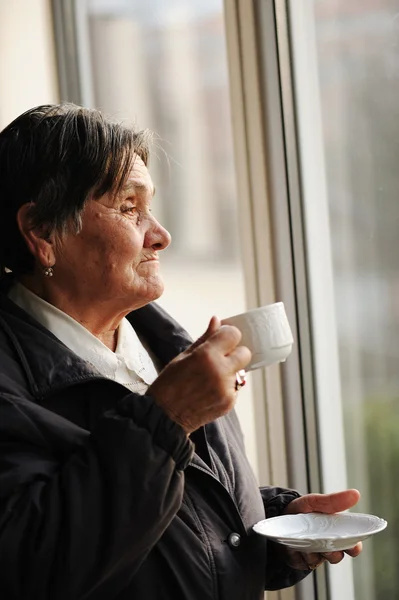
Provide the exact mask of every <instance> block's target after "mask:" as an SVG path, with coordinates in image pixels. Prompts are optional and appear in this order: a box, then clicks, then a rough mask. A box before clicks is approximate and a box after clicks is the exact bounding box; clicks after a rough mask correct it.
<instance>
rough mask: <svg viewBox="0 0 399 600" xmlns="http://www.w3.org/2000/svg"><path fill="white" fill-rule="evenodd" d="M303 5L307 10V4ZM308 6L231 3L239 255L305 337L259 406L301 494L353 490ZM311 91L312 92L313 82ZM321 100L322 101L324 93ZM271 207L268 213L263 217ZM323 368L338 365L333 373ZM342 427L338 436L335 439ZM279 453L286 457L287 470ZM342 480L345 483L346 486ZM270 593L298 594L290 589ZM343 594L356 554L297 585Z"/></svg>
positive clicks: (297, 1) (285, 1) (312, 594)
mask: <svg viewBox="0 0 399 600" xmlns="http://www.w3.org/2000/svg"><path fill="white" fill-rule="evenodd" d="M305 5H306V8H307V12H306V11H304V10H303V9H304V8H305ZM311 8H312V3H311V0H293V1H292V2H291V1H290V0H274V1H273V0H251V1H247V0H225V10H226V31H227V40H228V49H229V63H230V81H231V94H232V114H233V124H234V134H235V145H236V165H237V178H238V184H239V191H240V194H239V197H240V213H241V218H240V222H241V223H242V251H243V256H244V264H246V265H248V268H247V271H246V275H247V279H246V285H247V290H248V295H249V303H250V305H259V304H263V303H265V301H268V300H270V299H271V298H270V296H273V298H272V299H273V300H274V299H282V300H284V302H285V304H286V306H287V312H288V315H289V318H290V321H291V323H292V325H293V328H294V331H296V339H297V344H296V347H295V351H294V354H293V355H292V356H291V357H290V359H289V361H287V364H286V365H285V366H284V367H283V369H281V371H280V387H279V388H278V387H277V386H273V385H270V379H272V380H273V379H274V378H275V377H276V374H271V373H270V370H269V372H268V373H267V377H265V378H264V381H263V384H264V385H263V390H262V391H263V396H262V394H261V395H260V397H261V398H262V397H263V398H264V397H265V398H266V408H265V410H264V415H262V411H261V409H260V407H258V415H257V416H258V418H259V420H260V422H261V425H260V428H265V427H266V431H267V434H266V441H265V442H264V443H263V444H262V445H261V448H260V449H261V451H263V450H264V448H266V449H267V451H268V454H269V470H268V475H269V477H270V481H271V482H275V481H278V480H280V482H281V480H282V479H283V477H282V476H283V475H284V473H286V474H287V475H288V483H289V485H292V486H293V487H296V488H298V489H299V490H300V491H302V492H306V491H310V490H311V491H320V492H321V491H325V490H326V489H327V490H328V491H331V490H330V489H329V488H331V487H332V488H333V489H341V488H343V487H344V486H345V480H346V476H345V471H346V463H345V452H344V443H343V424H342V419H341V416H340V410H339V408H338V410H337V411H336V412H334V413H333V411H332V409H331V405H332V403H331V402H330V406H329V408H328V409H327V410H325V408H326V406H325V405H326V403H328V402H329V401H330V400H331V394H332V393H333V394H334V393H336V394H337V399H338V397H339V369H338V363H337V353H336V352H335V351H334V348H336V332H335V329H334V327H335V326H334V319H332V320H331V321H332V322H331V323H330V327H329V329H328V339H327V340H325V339H323V337H322V335H321V334H320V331H323V330H325V328H323V327H321V319H322V318H323V315H324V318H325V314H326V307H325V306H323V305H322V302H321V298H322V296H323V294H320V289H321V286H323V285H326V290H328V292H327V294H329V298H330V300H329V303H328V307H329V310H330V313H331V314H333V311H334V306H333V294H332V293H330V292H331V290H332V285H331V283H332V272H331V268H330V270H328V269H327V272H326V273H324V276H323V278H322V280H320V281H319V280H318V278H320V272H321V270H323V269H324V268H325V264H324V263H323V262H322V261H321V260H319V261H317V259H316V260H315V259H314V257H313V256H312V260H310V257H309V250H310V251H313V249H314V248H315V244H316V243H317V240H315V239H314V235H313V229H314V221H315V219H317V218H318V217H319V216H320V211H319V212H318V213H316V212H315V211H314V210H313V206H312V202H314V200H315V197H314V193H313V194H311V193H310V192H311V191H312V190H309V185H310V187H312V186H313V192H314V191H315V189H316V188H317V185H323V184H325V181H324V182H323V181H322V177H323V174H324V170H323V169H321V173H322V175H321V178H320V179H319V180H317V179H314V181H311V182H309V180H310V179H311V178H309V177H307V179H306V181H304V172H303V169H304V168H305V169H307V170H308V171H309V170H310V162H309V157H306V160H303V159H304V157H303V153H304V152H308V151H309V144H308V146H306V144H304V129H306V123H304V122H303V120H304V112H303V109H302V107H303V99H302V97H301V95H300V94H299V93H298V89H299V86H304V87H306V83H304V82H303V81H302V77H303V68H304V63H303V61H302V63H300V64H298V61H297V60H296V59H295V58H294V56H293V49H294V50H295V52H296V50H297V48H296V46H297V44H299V43H300V35H301V36H302V38H304V37H306V36H305V35H304V29H303V25H304V23H303V14H306V15H307V18H308V20H309V19H312V18H313V15H312V14H311ZM301 11H302V13H303V14H302V19H300V22H301V25H302V28H301V27H299V26H298V25H296V27H295V31H294V28H293V24H292V21H293V18H292V17H293V12H294V17H295V19H296V23H297V22H298V13H301ZM295 19H294V20H295ZM312 26H313V23H312ZM307 50H309V48H307ZM312 52H313V63H312V67H313V69H314V70H317V69H316V66H317V65H316V62H317V56H316V46H315V44H314V47H313V48H312ZM300 67H302V70H300ZM313 75H314V73H313ZM312 91H313V93H314V92H315V90H314V89H313V88H312ZM317 91H318V90H317ZM315 98H316V99H317V100H318V93H317V94H315ZM316 102H317V101H316ZM314 133H315V132H314V131H313V132H312V134H313V135H314ZM317 136H318V142H319V144H318V152H319V161H323V158H322V157H323V151H324V148H323V144H322V131H321V128H320V129H319V131H318V132H317ZM305 138H306V133H305ZM313 150H314V149H313ZM314 186H316V188H315V187H314ZM323 200H324V205H323V211H324V212H323V215H322V216H323V218H324V225H325V228H324V230H323V232H321V233H320V235H321V236H323V235H324V236H325V239H324V247H323V249H324V250H325V252H326V256H327V257H328V256H329V252H330V247H329V235H328V234H329V231H328V214H327V213H328V205H327V196H326V194H324V197H323ZM265 212H266V213H267V218H264V217H262V215H263V214H264V213H265ZM326 215H327V219H326ZM267 237H269V238H270V239H271V240H272V243H271V247H270V249H269V250H270V256H268V257H265V243H264V238H267ZM319 237H320V236H319ZM252 263H253V264H252ZM330 266H331V265H330ZM325 295H326V293H324V296H325ZM327 310H328V309H327ZM326 366H327V367H329V366H330V367H331V374H330V376H329V377H328V378H327V380H326V379H325V375H326ZM329 386H330V389H329ZM331 390H333V392H331ZM259 391H260V390H259ZM276 393H277V398H276ZM321 406H322V407H323V410H320V407H321ZM281 412H282V414H283V422H284V433H282V432H281V430H277V433H276V429H275V426H274V422H275V420H276V418H281V417H280V414H281ZM276 415H277V417H276ZM262 416H264V417H265V420H263V421H262ZM329 422H330V424H334V425H335V427H336V429H335V432H334V433H333V430H332V428H331V427H330V432H328V423H329ZM337 432H338V435H337V441H336V443H334V442H333V440H332V436H333V435H336V434H337ZM333 453H334V454H335V456H334V458H335V460H336V459H337V455H338V457H339V461H338V462H339V465H338V467H339V471H340V475H338V476H335V475H334V473H335V471H336V465H334V464H333V462H332V454H333ZM276 456H279V457H280V458H281V457H283V459H284V461H285V464H284V465H283V466H282V465H281V460H280V461H278V460H276ZM338 482H340V483H341V484H342V485H338V487H337V485H336V484H337V483H338ZM269 596H270V597H273V598H279V599H283V598H284V599H285V598H292V597H293V595H290V592H285V591H283V592H279V593H278V594H276V595H274V594H270V595H269ZM344 596H345V598H352V597H353V582H352V572H351V565H350V564H349V563H348V562H346V565H345V566H344V568H341V567H340V568H338V569H337V568H336V567H335V568H334V569H333V570H331V571H330V570H327V569H321V570H319V571H318V572H317V573H316V576H315V578H314V579H313V581H312V580H311V579H310V578H308V579H307V580H305V582H303V583H302V584H300V585H299V586H297V587H296V588H295V598H296V599H298V600H305V599H306V600H310V599H316V598H317V600H326V599H327V598H329V599H331V600H340V599H341V597H344Z"/></svg>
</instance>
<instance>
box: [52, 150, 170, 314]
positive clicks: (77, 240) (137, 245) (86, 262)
mask: <svg viewBox="0 0 399 600" xmlns="http://www.w3.org/2000/svg"><path fill="white" fill-rule="evenodd" d="M153 195H154V187H153V184H152V180H151V177H150V175H149V172H148V170H147V167H146V166H145V165H144V163H143V161H142V160H141V159H140V158H139V157H138V156H137V157H136V158H135V160H134V164H133V167H132V169H131V172H130V175H129V178H128V180H127V182H126V184H125V186H124V188H123V190H122V191H121V192H120V193H119V194H118V195H117V197H115V196H114V195H113V194H111V193H107V194H105V195H104V196H102V197H101V198H99V199H98V200H89V201H88V202H87V204H86V207H85V209H84V212H83V216H82V223H83V226H82V230H81V232H80V233H79V234H78V235H74V234H72V233H71V234H69V233H68V234H66V235H64V236H62V238H61V239H60V240H58V242H57V243H56V245H55V265H54V277H53V278H52V280H53V282H54V283H56V285H62V288H63V290H64V293H66V294H67V295H68V296H69V297H70V299H71V300H76V301H78V302H79V301H84V302H96V303H104V306H105V305H113V306H114V307H115V310H121V311H123V310H133V309H136V308H139V307H140V306H144V305H145V304H147V303H148V302H151V301H152V300H156V299H157V298H159V296H160V295H161V294H162V292H163V282H162V279H161V277H160V274H159V261H158V258H159V257H158V253H159V251H160V250H163V249H164V248H166V247H167V246H168V245H169V244H170V241H171V238H170V235H169V233H168V232H167V231H166V229H164V228H163V227H162V226H161V225H160V224H159V223H158V221H157V220H156V219H155V218H154V217H153V215H152V214H151V201H152V197H153ZM53 282H52V283H53Z"/></svg>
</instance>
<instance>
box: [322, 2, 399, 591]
mask: <svg viewBox="0 0 399 600" xmlns="http://www.w3.org/2000/svg"><path fill="white" fill-rule="evenodd" d="M313 4H314V15H315V20H316V35H317V46H318V65H319V81H320V85H321V100H322V111H323V127H324V145H325V157H326V167H327V184H328V196H329V212H330V224H331V232H332V245H333V248H332V249H333V267H334V285H335V294H336V297H335V302H336V314H337V320H338V329H339V331H338V335H339V353H340V369H341V377H342V399H343V407H344V419H345V436H346V450H347V457H348V481H349V485H350V486H351V487H352V486H353V487H358V488H359V489H360V490H361V492H362V495H363V498H362V501H361V504H360V506H359V510H360V511H362V512H371V513H374V514H377V515H379V516H382V517H384V518H386V519H387V520H388V523H389V525H388V528H387V530H386V531H385V532H384V533H382V534H379V535H377V536H376V537H375V538H373V539H370V540H368V541H367V542H366V543H365V546H364V557H363V558H362V559H361V560H359V561H358V562H356V561H354V572H355V589H356V598H357V600H387V599H388V598H389V599H390V600H395V599H399V568H398V552H397V540H398V539H399V516H398V515H399V513H398V502H397V500H398V499H399V486H398V485H397V483H396V474H397V472H398V470H399V343H398V334H399V309H398V306H399V304H398V292H399V261H398V249H399V237H398V224H399V203H398V195H399V168H398V156H399V101H398V99H399V1H397V0H396V1H395V0H367V1H366V0H314V3H313Z"/></svg>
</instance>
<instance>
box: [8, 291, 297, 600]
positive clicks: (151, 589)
mask: <svg viewBox="0 0 399 600" xmlns="http://www.w3.org/2000/svg"><path fill="white" fill-rule="evenodd" d="M3 286H4V284H3ZM129 319H130V321H131V322H132V324H133V326H134V327H135V329H136V331H137V332H138V333H139V334H140V335H141V336H142V337H143V339H145V340H146V342H147V343H148V344H149V347H150V348H151V350H152V352H154V353H155V355H156V356H157V357H158V359H159V361H160V363H161V364H166V363H167V362H168V361H169V360H171V358H172V357H174V356H175V355H176V354H178V353H179V352H181V351H182V350H183V349H185V348H186V347H187V346H188V344H189V343H190V340H189V338H188V336H187V334H186V333H185V332H184V331H183V330H182V329H181V328H180V327H179V326H178V325H177V323H175V322H174V321H173V320H172V319H171V318H170V317H169V316H168V315H166V314H165V312H164V311H163V310H162V309H160V308H159V307H158V306H156V305H148V306H147V307H145V308H143V309H140V310H138V311H135V312H134V313H132V314H131V315H130V316H129ZM296 496H297V494H296V493H295V492H292V491H289V490H282V489H278V488H263V489H261V490H260V491H259V489H258V488H257V485H256V482H255V479H254V476H253V474H252V472H251V469H250V466H249V464H248V462H247V459H246V457H245V454H244V448H243V443H242V438H241V432H240V428H239V425H238V422H237V419H236V417H235V415H234V413H231V414H229V415H228V416H227V417H224V418H222V419H219V420H218V421H216V422H215V423H212V424H210V425H208V426H206V428H203V429H201V430H198V431H197V432H195V433H194V434H193V435H192V441H190V440H189V439H187V437H186V435H185V434H184V432H183V430H182V429H181V428H180V427H179V426H178V425H177V424H175V423H174V422H173V421H171V420H170V419H169V418H168V417H167V416H166V414H165V413H164V412H163V410H162V409H161V408H159V407H158V406H157V405H156V404H155V402H154V400H153V399H152V398H151V396H138V395H135V394H132V393H128V391H127V390H126V388H124V387H123V386H121V385H119V384H117V383H115V382H113V381H110V380H107V379H104V378H102V377H101V376H100V375H99V374H97V373H95V372H93V370H92V369H91V368H90V367H89V366H88V365H87V364H86V363H85V362H84V361H82V360H81V359H80V358H78V357H77V356H76V355H75V354H74V353H72V352H71V351H70V350H68V348H66V347H65V346H64V345H63V344H62V343H61V342H60V341H59V340H58V339H57V338H55V337H54V336H53V335H52V334H51V333H50V332H49V331H47V330H46V329H44V328H43V327H42V326H41V325H40V324H38V323H37V322H36V321H35V320H33V319H32V318H31V317H30V316H28V315H27V314H26V313H25V312H24V311H22V310H21V309H20V308H19V307H17V306H16V305H15V304H14V303H12V302H11V301H10V300H9V299H8V298H7V296H6V294H5V293H4V290H3V292H2V293H1V294H0V598H1V599H2V600H83V599H85V600H260V598H262V597H263V590H264V589H265V588H266V589H279V588H283V587H287V586H290V585H293V584H294V583H296V582H297V581H299V580H300V579H302V578H303V577H304V576H305V575H306V573H303V572H299V571H293V570H291V569H290V568H288V567H286V566H285V564H284V563H283V562H281V559H280V558H279V549H278V548H277V547H276V546H275V545H274V544H269V545H268V547H266V542H265V540H264V539H263V538H261V537H259V536H257V535H255V534H253V533H252V532H251V526H252V525H253V524H254V523H255V522H256V521H258V520H260V519H262V518H264V517H265V512H266V514H267V516H274V515H277V514H279V513H280V512H281V511H282V509H283V508H284V506H286V504H287V503H288V502H289V501H290V500H292V499H293V498H294V497H296Z"/></svg>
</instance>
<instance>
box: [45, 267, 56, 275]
mask: <svg viewBox="0 0 399 600" xmlns="http://www.w3.org/2000/svg"><path fill="white" fill-rule="evenodd" d="M44 274H45V276H46V277H52V276H53V275H54V271H53V267H47V268H46V269H44Z"/></svg>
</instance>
